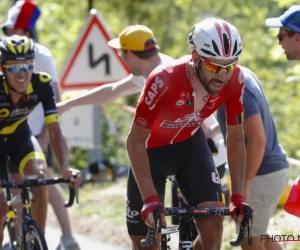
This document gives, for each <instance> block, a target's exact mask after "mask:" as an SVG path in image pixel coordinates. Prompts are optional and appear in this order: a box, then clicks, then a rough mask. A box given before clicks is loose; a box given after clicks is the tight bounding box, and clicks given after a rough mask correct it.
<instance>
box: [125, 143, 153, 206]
mask: <svg viewBox="0 0 300 250" xmlns="http://www.w3.org/2000/svg"><path fill="white" fill-rule="evenodd" d="M127 152H128V155H129V159H130V162H131V167H132V171H133V174H134V177H135V180H136V182H137V184H138V186H139V189H140V192H141V195H142V197H143V200H144V199H146V198H148V197H150V196H152V195H155V194H157V192H156V190H155V187H154V184H153V181H152V177H151V171H150V164H149V159H148V155H147V151H146V149H145V142H144V143H143V142H137V141H133V140H130V139H128V140H127Z"/></svg>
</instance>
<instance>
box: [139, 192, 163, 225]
mask: <svg viewBox="0 0 300 250" xmlns="http://www.w3.org/2000/svg"><path fill="white" fill-rule="evenodd" d="M159 207H163V204H162V203H161V201H160V199H159V197H158V195H152V196H150V197H148V198H146V199H145V200H144V206H143V209H142V212H141V216H142V219H143V221H144V222H145V223H146V225H147V226H148V227H152V228H155V221H154V216H153V213H154V212H155V211H156V210H157V208H159ZM161 213H162V216H161V223H162V225H165V224H166V223H165V216H164V215H165V214H166V210H165V209H164V208H163V210H162V212H161Z"/></svg>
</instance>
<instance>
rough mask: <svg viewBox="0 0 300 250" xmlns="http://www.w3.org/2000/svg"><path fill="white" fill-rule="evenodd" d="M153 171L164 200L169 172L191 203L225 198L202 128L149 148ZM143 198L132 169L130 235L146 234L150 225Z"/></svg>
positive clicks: (127, 214)
mask: <svg viewBox="0 0 300 250" xmlns="http://www.w3.org/2000/svg"><path fill="white" fill-rule="evenodd" d="M147 153H148V158H149V163H150V168H151V175H152V179H153V183H154V186H155V188H156V191H157V194H158V195H159V197H160V199H161V201H162V202H164V196H165V183H166V178H167V176H172V175H175V177H176V180H177V183H178V185H179V188H180V190H181V192H182V194H183V195H184V197H185V198H186V200H187V202H188V203H189V204H190V205H191V206H196V205H197V204H199V203H202V202H206V201H223V193H222V186H221V181H220V177H219V174H218V171H217V169H216V167H215V164H214V160H213V157H212V154H211V151H210V149H209V147H208V144H207V140H206V137H205V134H204V132H203V129H202V128H201V127H200V128H199V129H198V131H197V132H196V133H195V134H194V135H193V136H192V137H191V138H189V139H187V140H185V141H183V142H179V143H175V144H171V145H166V146H161V147H158V148H152V149H148V150H147ZM142 207H143V200H142V197H141V194H140V191H139V188H138V185H137V183H136V181H135V178H134V176H133V172H132V169H130V170H129V176H128V183H127V206H126V219H127V229H128V233H129V235H146V234H147V230H148V228H147V226H146V225H145V223H144V222H143V220H142V219H141V216H140V211H141V210H142Z"/></svg>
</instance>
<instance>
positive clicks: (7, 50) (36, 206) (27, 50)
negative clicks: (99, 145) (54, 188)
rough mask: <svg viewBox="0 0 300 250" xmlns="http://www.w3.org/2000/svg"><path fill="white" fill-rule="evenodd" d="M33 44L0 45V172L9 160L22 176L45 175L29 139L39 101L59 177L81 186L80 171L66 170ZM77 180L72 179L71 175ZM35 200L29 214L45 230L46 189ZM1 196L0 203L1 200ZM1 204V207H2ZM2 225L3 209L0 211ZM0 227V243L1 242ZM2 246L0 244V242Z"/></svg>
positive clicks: (17, 39)
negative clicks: (29, 119)
mask: <svg viewBox="0 0 300 250" xmlns="http://www.w3.org/2000/svg"><path fill="white" fill-rule="evenodd" d="M34 56H35V44H34V42H33V40H31V39H29V38H27V37H25V36H18V35H14V36H11V37H6V38H4V39H3V40H2V41H1V42H0V62H1V71H2V73H1V74H0V149H1V150H0V171H1V172H2V174H3V171H5V164H6V161H7V159H9V160H10V161H11V162H12V163H13V165H15V166H18V168H19V172H20V173H22V174H23V175H37V176H38V177H39V178H44V177H46V176H45V169H46V163H45V156H44V154H43V151H42V150H41V148H40V146H39V143H38V142H37V140H36V138H35V137H34V136H32V134H31V131H30V128H29V126H28V123H27V116H28V115H29V113H30V112H31V111H32V110H33V109H34V107H35V106H36V105H38V104H39V103H40V102H41V103H42V105H43V108H44V114H45V123H46V124H47V130H48V134H49V140H50V144H51V147H52V150H53V152H54V154H55V156H56V159H57V161H58V164H59V166H60V170H61V174H62V176H63V177H64V178H65V179H70V180H71V181H72V182H73V183H76V184H79V183H80V172H79V171H77V170H74V169H71V168H69V161H68V148H67V143H66V140H65V138H64V136H63V134H62V131H61V129H60V125H59V122H58V114H57V111H56V105H55V93H54V92H53V88H52V87H51V85H52V84H53V82H52V80H51V77H50V76H49V75H48V74H46V73H33V72H32V70H33V67H34V64H33V59H34ZM74 171H75V172H77V173H78V175H79V177H78V178H77V179H76V180H74V179H73V177H72V172H74ZM34 193H35V194H36V195H37V196H38V199H34V200H35V201H33V202H32V214H33V217H34V219H35V220H36V221H37V222H38V223H39V225H40V227H41V228H42V230H45V224H46V215H47V203H48V196H47V195H48V193H47V189H46V187H45V186H43V187H38V188H36V189H34ZM3 196H4V195H3V193H0V201H2V203H3V200H4V197H3ZM2 203H1V202H0V206H2ZM0 217H1V219H2V221H1V222H3V220H4V218H5V208H4V207H2V208H0ZM2 228H3V227H1V226H0V241H1V240H2V239H3V230H2ZM0 245H1V242H0Z"/></svg>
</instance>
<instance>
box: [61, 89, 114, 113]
mask: <svg viewBox="0 0 300 250" xmlns="http://www.w3.org/2000/svg"><path fill="white" fill-rule="evenodd" d="M112 94H113V88H112V87H111V86H105V85H104V86H100V87H98V88H95V89H93V90H90V91H88V92H87V93H85V94H83V95H80V96H78V97H74V98H71V99H68V100H66V101H64V102H63V103H65V105H67V106H68V108H73V107H76V106H83V105H101V104H105V103H109V102H112V101H114V98H113V96H112ZM114 95H115V94H114ZM115 99H116V98H115Z"/></svg>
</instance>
